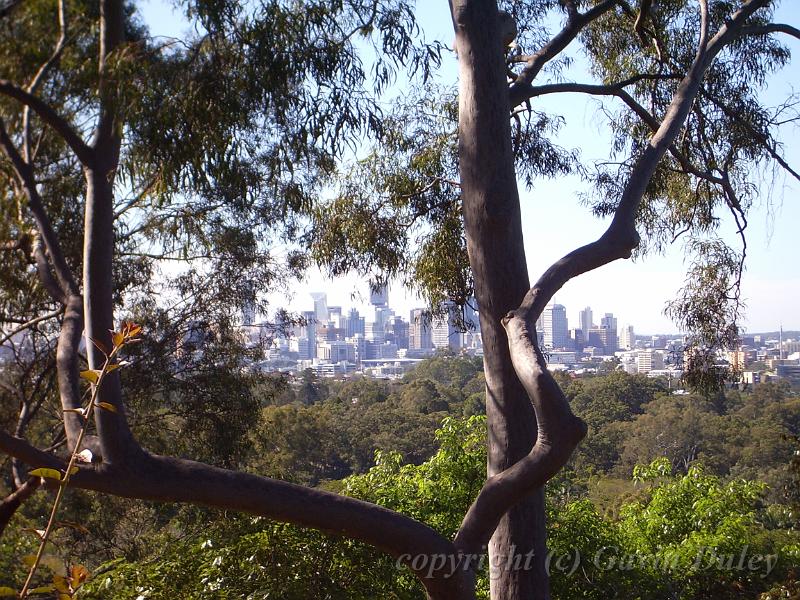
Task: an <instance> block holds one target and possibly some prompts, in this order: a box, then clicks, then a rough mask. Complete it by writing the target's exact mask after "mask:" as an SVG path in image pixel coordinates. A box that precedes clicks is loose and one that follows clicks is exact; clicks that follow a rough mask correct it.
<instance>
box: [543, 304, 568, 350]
mask: <svg viewBox="0 0 800 600" xmlns="http://www.w3.org/2000/svg"><path fill="white" fill-rule="evenodd" d="M542 331H543V333H544V345H545V347H547V348H566V347H567V345H568V344H569V324H568V323H567V309H566V308H564V305H563V304H551V305H549V306H546V307H545V309H544V311H543V312H542Z"/></svg>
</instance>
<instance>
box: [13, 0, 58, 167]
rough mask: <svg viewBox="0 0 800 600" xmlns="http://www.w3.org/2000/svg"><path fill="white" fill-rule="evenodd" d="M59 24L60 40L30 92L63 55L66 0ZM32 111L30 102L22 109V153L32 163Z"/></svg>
mask: <svg viewBox="0 0 800 600" xmlns="http://www.w3.org/2000/svg"><path fill="white" fill-rule="evenodd" d="M58 25H59V30H60V33H59V36H58V41H57V42H56V47H55V49H54V50H53V53H52V54H51V55H50V58H48V59H47V60H46V61H45V62H44V64H42V66H41V67H39V70H38V71H37V72H36V75H34V76H33V79H32V80H31V82H30V83H29V84H28V87H27V89H26V90H25V91H26V92H28V93H29V94H35V93H36V90H37V89H38V88H39V86H40V85H41V83H42V82H43V81H44V78H45V76H46V75H47V72H48V71H49V70H50V69H51V68H52V67H53V65H55V64H56V62H57V61H58V59H59V58H60V57H61V54H62V52H63V51H64V48H65V47H66V42H67V10H66V6H65V2H64V0H58ZM30 113H31V107H30V105H29V104H26V105H25V107H24V108H23V109H22V155H23V156H24V157H25V162H27V163H30V162H31V160H32V154H31V123H30V116H31V115H30Z"/></svg>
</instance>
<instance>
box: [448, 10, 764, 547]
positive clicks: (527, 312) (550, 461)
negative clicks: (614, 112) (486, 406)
mask: <svg viewBox="0 0 800 600" xmlns="http://www.w3.org/2000/svg"><path fill="white" fill-rule="evenodd" d="M766 4H768V0H750V1H749V2H746V3H745V4H744V5H743V6H742V7H741V8H740V9H739V11H737V12H736V13H735V14H734V15H733V16H732V17H731V19H730V20H729V21H728V22H727V23H726V25H725V26H723V27H722V28H721V29H720V31H719V32H718V33H717V34H716V35H715V36H714V37H713V38H709V31H708V27H709V19H708V6H707V3H706V1H705V0H701V1H700V9H701V33H700V40H699V42H698V48H697V53H696V55H695V59H694V61H693V63H692V65H691V67H690V69H689V71H688V73H687V74H686V76H685V77H684V78H683V79H682V80H681V82H680V84H679V86H678V89H677V90H676V92H675V95H674V96H673V99H672V102H671V103H670V106H669V108H668V109H667V112H666V115H665V117H664V120H663V121H662V123H661V124H660V126H659V127H658V129H657V130H656V131H655V133H654V134H653V136H652V138H651V140H650V143H649V145H648V146H647V147H646V148H645V149H644V151H643V152H642V153H641V155H640V156H639V158H638V160H637V161H636V163H635V167H634V169H633V173H632V175H631V176H630V177H629V179H628V181H627V183H626V185H625V188H624V191H623V193H622V197H621V199H620V202H619V205H618V207H617V210H616V212H615V214H614V218H613V220H612V222H611V224H610V225H609V227H608V229H607V230H606V232H605V233H604V234H603V235H602V236H601V237H600V238H599V239H598V240H596V241H594V242H592V243H590V244H587V245H586V246H583V247H581V248H578V249H577V250H574V251H573V252H571V253H569V254H567V255H566V256H564V257H563V258H562V259H560V260H559V261H557V262H556V263H555V264H553V265H552V266H551V267H550V268H549V269H548V270H547V271H546V272H545V273H544V274H543V275H542V276H541V277H540V278H539V280H538V281H537V282H536V284H535V285H534V286H533V288H531V289H530V291H529V292H528V294H527V295H526V296H525V298H524V300H523V302H522V304H521V305H520V307H519V308H518V309H517V310H515V311H512V312H511V313H509V314H508V315H507V316H506V317H505V319H504V320H503V325H504V327H505V329H506V332H507V335H508V344H509V351H510V355H511V360H512V362H513V365H514V369H515V371H516V373H517V376H518V377H519V379H520V381H521V382H522V384H523V386H524V387H525V390H526V392H527V393H528V396H529V397H530V399H531V402H532V403H533V407H534V410H535V413H536V420H537V427H538V437H537V440H536V443H535V444H534V446H533V448H532V449H531V451H530V453H529V454H528V455H526V456H525V457H524V458H523V459H522V460H520V461H519V462H517V463H516V464H515V465H513V466H512V467H510V468H509V469H506V470H505V471H503V472H501V473H499V474H497V475H494V476H493V477H490V478H489V479H488V480H487V481H486V483H485V484H484V486H483V488H482V489H481V491H480V493H479V494H478V497H477V498H476V500H475V502H474V503H473V504H472V506H471V507H470V509H469V511H468V512H467V515H466V517H465V518H464V521H463V522H462V525H461V528H460V530H459V532H458V534H457V536H456V540H455V543H456V547H457V548H458V549H459V550H460V551H463V552H474V551H475V550H476V549H478V548H480V547H482V546H483V544H486V543H487V542H488V541H489V538H490V537H491V535H492V533H493V532H494V529H495V527H496V526H497V524H498V523H499V521H500V519H501V518H502V516H503V515H504V514H505V513H506V512H507V511H508V510H509V509H510V508H511V507H512V506H513V505H514V504H516V503H517V502H518V501H520V500H521V499H522V498H523V497H525V496H526V495H527V494H529V493H530V492H532V491H533V490H535V489H536V488H538V487H541V486H542V485H544V483H546V482H547V481H548V480H549V479H550V478H551V477H552V476H553V475H555V474H556V473H557V472H558V471H559V470H560V469H561V468H562V467H563V466H564V464H566V462H567V460H568V459H569V457H570V455H571V454H572V452H573V450H574V449H575V447H576V446H577V444H578V443H579V442H580V440H581V439H582V438H583V437H584V435H585V434H586V426H585V424H584V423H583V422H582V421H581V420H580V419H578V418H577V417H575V416H574V415H573V414H572V412H571V410H570V408H569V403H568V402H567V400H566V398H565V397H564V395H563V392H562V391H561V389H560V388H559V386H558V384H557V383H556V381H555V380H554V379H553V377H552V375H550V373H549V372H548V370H547V365H546V362H545V359H544V356H543V355H542V353H541V351H540V350H539V348H538V346H537V338H536V331H535V323H536V320H537V319H538V318H539V316H540V315H541V314H542V311H543V310H544V307H545V306H546V305H547V303H548V302H549V301H550V299H551V298H552V297H553V295H554V294H555V293H556V292H557V291H558V290H559V289H560V288H561V287H562V286H563V285H564V284H565V283H566V282H567V281H569V280H570V279H572V278H573V277H576V276H578V275H580V274H582V273H585V272H587V271H591V270H594V269H596V268H599V267H601V266H603V265H605V264H608V263H609V262H612V261H614V260H616V259H618V258H628V257H630V255H631V253H632V251H633V249H634V248H635V247H636V246H637V244H638V242H639V236H638V233H637V231H636V224H635V217H636V212H637V210H638V207H639V204H640V202H641V200H642V197H643V196H644V193H645V190H646V188H647V185H648V183H649V181H650V179H651V178H652V176H653V173H654V172H655V169H656V166H657V165H658V162H659V161H660V160H661V159H662V158H663V156H664V154H665V153H666V152H667V151H668V149H669V148H670V146H672V144H673V143H674V141H675V139H676V137H677V136H678V133H679V132H680V131H681V129H682V127H683V125H684V123H685V121H686V118H687V117H688V115H689V112H690V111H691V108H692V105H693V103H694V100H695V98H696V97H697V95H698V93H699V91H700V86H701V82H702V79H703V76H704V74H705V72H706V70H707V69H708V67H709V66H710V64H711V62H712V61H713V59H714V57H715V56H716V55H717V54H718V53H719V52H720V51H721V50H722V48H723V47H724V46H725V45H726V44H727V43H728V42H729V41H730V40H731V39H733V36H734V35H735V33H736V31H737V29H740V28H741V27H742V26H743V24H744V23H745V21H746V20H747V19H748V18H749V16H750V15H752V14H753V12H755V11H756V10H757V9H758V8H761V7H762V6H765V5H766Z"/></svg>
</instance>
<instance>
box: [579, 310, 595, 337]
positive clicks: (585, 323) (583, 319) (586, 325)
mask: <svg viewBox="0 0 800 600" xmlns="http://www.w3.org/2000/svg"><path fill="white" fill-rule="evenodd" d="M578 324H579V327H580V328H581V331H583V337H584V339H587V340H588V339H589V330H590V329H591V328H592V327H594V324H593V323H592V309H591V308H590V307H588V306H587V307H586V308H584V309H583V310H582V311H580V312H579V313H578Z"/></svg>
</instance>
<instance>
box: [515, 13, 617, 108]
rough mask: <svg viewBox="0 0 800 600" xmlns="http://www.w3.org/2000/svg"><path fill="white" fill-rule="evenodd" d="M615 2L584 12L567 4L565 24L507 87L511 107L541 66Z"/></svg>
mask: <svg viewBox="0 0 800 600" xmlns="http://www.w3.org/2000/svg"><path fill="white" fill-rule="evenodd" d="M616 4H617V0H603V2H600V3H599V4H596V5H595V6H593V7H592V8H591V9H589V10H588V11H586V12H585V13H579V12H578V11H577V9H574V6H573V7H572V8H573V9H574V10H569V6H567V8H568V11H567V24H566V25H565V26H564V28H563V29H562V30H561V31H560V32H558V33H557V34H556V35H555V36H554V37H553V38H552V39H551V40H550V41H549V42H548V43H547V44H545V45H544V47H543V48H541V49H540V50H539V51H538V52H536V53H535V54H533V55H531V57H530V59H529V60H528V61H527V65H526V66H525V68H523V69H522V71H521V72H520V73H519V75H517V78H516V79H515V80H514V82H513V83H512V84H511V86H510V87H509V89H508V94H509V98H510V100H511V106H512V108H513V107H514V106H517V105H518V104H521V103H522V102H524V101H525V98H524V93H523V90H524V89H525V87H527V86H529V85H530V84H531V82H532V81H533V80H534V79H536V76H537V75H538V74H539V72H540V71H541V70H542V68H543V67H544V66H545V65H546V64H547V63H548V62H550V61H551V60H552V59H553V58H555V57H556V56H558V55H559V54H560V53H561V51H562V50H564V48H566V47H567V46H569V44H570V43H571V42H572V41H573V40H574V39H575V38H576V37H577V36H578V34H579V33H580V32H581V31H582V30H583V28H584V27H586V26H587V25H588V24H589V23H591V22H592V21H594V20H595V19H597V18H598V17H600V16H602V15H603V14H605V13H606V12H608V11H609V10H611V9H612V8H613V7H614V6H615V5H616Z"/></svg>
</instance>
